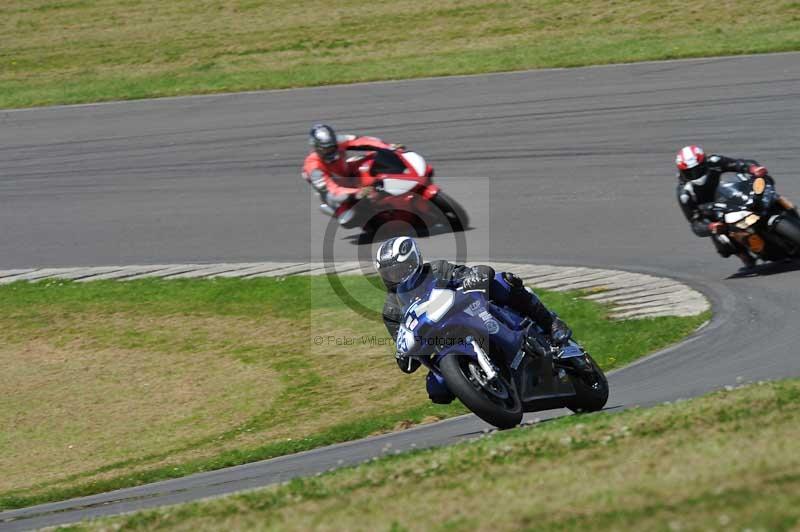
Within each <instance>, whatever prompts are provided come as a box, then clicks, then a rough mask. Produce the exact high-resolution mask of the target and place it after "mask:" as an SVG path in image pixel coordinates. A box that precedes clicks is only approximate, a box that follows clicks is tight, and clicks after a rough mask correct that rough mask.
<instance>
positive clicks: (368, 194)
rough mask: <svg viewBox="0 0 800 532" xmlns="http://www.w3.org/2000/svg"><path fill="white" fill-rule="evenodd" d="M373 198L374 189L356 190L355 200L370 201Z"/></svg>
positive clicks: (363, 188)
mask: <svg viewBox="0 0 800 532" xmlns="http://www.w3.org/2000/svg"><path fill="white" fill-rule="evenodd" d="M374 197H375V187H362V188H360V189H358V192H356V199H364V198H369V199H372V198H374Z"/></svg>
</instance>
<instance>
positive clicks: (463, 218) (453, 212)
mask: <svg viewBox="0 0 800 532" xmlns="http://www.w3.org/2000/svg"><path fill="white" fill-rule="evenodd" d="M431 203H433V204H434V205H435V206H436V208H437V209H439V211H441V213H442V216H443V217H444V218H445V220H447V223H448V224H450V228H451V229H452V230H453V231H463V230H464V229H467V228H468V227H469V216H468V215H467V211H465V210H464V207H462V206H461V205H460V204H459V203H458V202H457V201H456V200H454V199H453V198H451V197H450V196H448V195H447V194H445V193H444V192H442V191H439V193H438V194H436V196H434V197H433V199H431Z"/></svg>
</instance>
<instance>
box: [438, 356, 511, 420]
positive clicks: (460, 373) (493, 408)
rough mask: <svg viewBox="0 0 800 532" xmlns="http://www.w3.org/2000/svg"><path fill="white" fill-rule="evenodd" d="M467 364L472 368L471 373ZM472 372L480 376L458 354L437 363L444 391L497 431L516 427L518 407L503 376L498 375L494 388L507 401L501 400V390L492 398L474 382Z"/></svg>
mask: <svg viewBox="0 0 800 532" xmlns="http://www.w3.org/2000/svg"><path fill="white" fill-rule="evenodd" d="M470 364H472V365H474V367H473V368H472V370H471V369H470V367H469V366H470ZM475 369H477V370H478V371H480V373H481V374H482V373H483V372H482V371H481V370H480V366H478V363H477V361H475V360H474V359H473V358H472V357H469V356H467V355H462V354H450V355H446V356H445V357H444V358H443V359H442V360H441V362H439V371H441V372H442V376H443V377H444V380H445V382H446V383H447V387H448V388H449V389H450V391H451V392H453V394H454V395H455V396H456V397H458V399H459V400H460V401H461V402H462V403H464V406H466V407H467V408H469V409H470V410H472V411H473V412H474V413H475V415H477V416H478V417H479V418H481V419H482V420H484V421H485V422H487V423H490V424H492V425H494V426H495V427H497V428H499V429H510V428H512V427H516V426H517V425H519V424H520V422H521V421H522V403H520V400H519V396H518V395H517V390H516V389H515V388H513V387H512V386H510V385H509V383H508V380H506V378H505V377H504V376H503V375H498V377H497V382H498V384H497V387H498V389H499V388H505V393H507V394H508V397H507V398H506V399H502V398H501V396H502V390H501V391H500V393H498V394H497V395H492V394H491V393H490V392H489V391H488V390H486V389H484V388H483V387H482V386H481V385H480V383H478V382H477V381H476V380H475V378H474V376H473V371H474V370H475Z"/></svg>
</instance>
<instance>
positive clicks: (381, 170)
mask: <svg viewBox="0 0 800 532" xmlns="http://www.w3.org/2000/svg"><path fill="white" fill-rule="evenodd" d="M349 151H362V150H349ZM363 151H364V153H363V154H361V153H357V154H356V155H354V156H351V157H350V158H349V159H348V162H358V163H359V165H358V177H359V179H360V180H361V186H362V187H363V188H362V193H361V194H360V195H361V197H360V198H358V199H356V200H354V201H352V202H347V203H345V204H343V205H342V206H340V207H339V209H338V210H337V212H336V214H337V216H338V218H339V223H340V225H341V226H342V227H346V228H352V227H361V228H362V229H363V230H364V231H365V232H367V233H374V232H376V231H377V230H378V228H379V227H380V226H381V225H383V224H385V223H387V222H391V221H395V220H401V221H404V222H406V223H409V224H411V225H413V226H414V227H417V228H419V229H422V230H423V231H426V230H428V231H429V230H430V229H431V228H434V227H437V226H446V227H448V226H449V228H450V229H451V230H453V231H463V230H464V229H467V228H468V227H469V217H468V216H467V212H466V211H465V210H464V208H463V207H462V206H461V205H459V204H458V202H456V201H455V200H454V199H453V198H451V197H450V196H448V195H447V194H445V193H444V192H442V190H441V189H440V188H439V187H438V186H436V185H434V184H433V168H432V167H431V165H429V164H428V163H427V162H426V161H425V159H424V158H423V157H422V156H421V155H420V154H418V153H416V152H413V151H404V150H403V149H402V148H397V149H395V150H388V149H375V148H369V149H365V150H363Z"/></svg>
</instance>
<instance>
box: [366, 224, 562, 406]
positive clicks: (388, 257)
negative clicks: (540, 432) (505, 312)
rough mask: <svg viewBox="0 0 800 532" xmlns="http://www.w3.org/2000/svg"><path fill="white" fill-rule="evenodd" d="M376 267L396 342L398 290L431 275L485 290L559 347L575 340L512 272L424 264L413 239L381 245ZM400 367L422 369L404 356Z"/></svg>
mask: <svg viewBox="0 0 800 532" xmlns="http://www.w3.org/2000/svg"><path fill="white" fill-rule="evenodd" d="M399 259H400V260H399ZM398 266H401V267H403V268H404V269H403V271H402V273H401V274H400V275H395V276H393V274H394V273H396V271H393V269H396V268H397V267H398ZM376 268H377V270H378V273H380V274H381V276H382V277H383V280H384V283H385V284H386V286H387V294H386V301H385V303H384V306H383V322H384V324H385V325H386V329H387V330H388V331H389V334H390V335H391V336H392V339H394V340H396V339H397V330H398V329H399V327H400V323H401V321H402V319H403V312H404V308H403V304H402V303H401V301H400V298H399V296H398V295H397V290H398V288H400V289H404V290H407V289H411V288H413V286H418V285H420V284H421V283H423V282H425V281H426V280H427V279H429V278H430V277H431V276H432V277H433V278H435V279H436V280H437V282H438V283H441V286H442V287H444V286H451V287H452V286H453V285H455V286H458V287H461V288H462V289H463V290H482V291H485V292H486V294H487V296H488V299H490V300H491V301H494V302H495V303H497V304H499V305H504V306H507V307H509V308H511V309H513V310H514V311H516V312H518V313H519V314H521V315H522V316H525V317H528V318H530V319H531V320H533V321H534V322H535V323H536V324H537V325H539V326H540V327H541V328H542V329H544V330H545V331H549V332H550V339H551V340H552V342H553V343H554V344H556V345H563V344H565V343H566V342H567V341H569V339H570V338H571V337H572V331H571V330H570V328H569V327H568V326H567V324H566V323H564V322H563V321H562V320H561V319H560V318H559V317H558V316H557V315H556V314H555V313H553V312H551V311H549V310H548V309H547V307H545V306H544V304H543V303H542V302H541V301H540V300H539V298H538V297H536V295H535V294H534V293H533V291H531V290H530V289H528V288H526V287H525V286H524V285H523V283H522V280H521V279H520V278H519V277H517V276H516V275H514V274H513V273H510V272H502V273H495V271H494V269H493V268H491V267H490V266H462V265H457V264H452V263H450V262H448V261H446V260H437V261H432V262H429V263H424V262H422V256H421V254H420V253H419V250H418V248H417V245H416V242H414V240H413V239H412V238H410V237H396V238H392V239H389V240H387V241H386V242H384V243H383V244H381V246H380V248H379V249H378V254H377V261H376ZM397 364H398V366H399V367H400V369H401V370H402V371H403V372H405V373H413V372H414V371H416V370H417V369H418V368H419V366H420V362H419V361H418V360H416V359H409V358H405V357H402V356H398V357H397ZM431 399H432V400H433V401H434V402H443V401H440V400H438V399H439V398H435V397H431ZM444 402H446V401H444Z"/></svg>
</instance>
